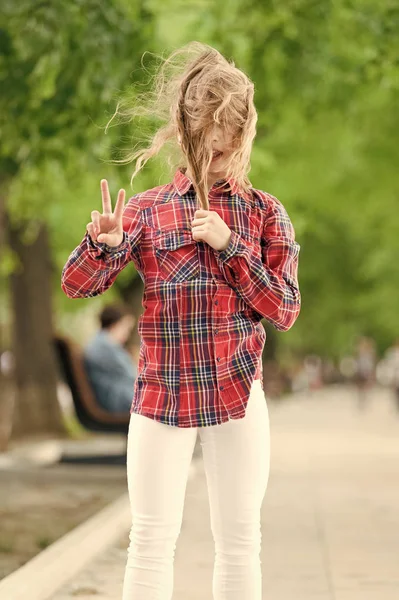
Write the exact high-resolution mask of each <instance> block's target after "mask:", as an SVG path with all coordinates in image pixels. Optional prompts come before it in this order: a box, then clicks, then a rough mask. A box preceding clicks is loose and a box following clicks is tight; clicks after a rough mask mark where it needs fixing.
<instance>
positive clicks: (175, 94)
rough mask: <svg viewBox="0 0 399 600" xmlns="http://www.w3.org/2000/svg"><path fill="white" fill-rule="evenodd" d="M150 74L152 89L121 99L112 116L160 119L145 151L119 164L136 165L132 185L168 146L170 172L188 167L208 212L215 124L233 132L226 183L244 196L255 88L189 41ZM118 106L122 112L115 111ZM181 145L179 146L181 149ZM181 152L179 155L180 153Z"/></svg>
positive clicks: (204, 47)
mask: <svg viewBox="0 0 399 600" xmlns="http://www.w3.org/2000/svg"><path fill="white" fill-rule="evenodd" d="M161 60H162V62H161V66H160V67H159V68H158V70H157V72H156V74H155V75H154V85H153V89H152V90H151V91H150V92H148V91H144V92H143V93H140V94H136V96H135V97H133V99H132V97H131V96H132V95H129V96H126V97H124V98H122V99H121V100H120V101H119V102H118V105H117V108H116V111H115V113H114V115H113V116H112V118H111V119H110V121H109V122H108V124H107V127H108V125H109V123H110V122H111V121H112V119H113V118H114V117H115V115H117V114H120V115H123V116H127V117H128V119H129V120H131V119H133V118H135V117H141V116H145V117H149V118H150V119H154V118H155V119H159V120H160V121H161V123H163V124H162V125H161V126H160V127H159V128H158V130H157V131H156V133H155V134H153V135H151V136H150V137H149V145H148V146H147V147H146V148H139V149H135V150H134V151H133V152H130V153H129V154H128V156H127V157H126V158H124V159H122V160H116V161H113V162H122V163H129V162H132V161H136V166H135V170H134V172H133V174H132V177H131V183H132V181H133V179H134V177H135V176H136V175H137V173H138V172H139V171H140V169H141V168H142V167H143V166H144V165H145V163H146V162H147V161H148V160H149V159H150V158H151V157H153V156H155V155H157V154H158V153H159V151H160V150H161V148H162V147H163V146H164V145H165V144H166V143H171V144H172V146H173V148H172V149H173V152H172V153H171V156H173V153H175V154H176V152H174V151H175V150H177V156H178V160H177V161H176V162H177V164H176V162H175V164H174V165H173V163H172V161H170V160H169V161H168V162H169V166H170V167H172V166H173V167H176V166H177V167H178V168H182V167H186V168H187V167H188V168H189V170H190V173H191V174H192V177H193V185H194V189H195V191H196V193H197V197H198V199H199V202H200V204H201V206H202V208H204V209H205V210H208V209H209V204H208V189H207V172H208V169H209V166H210V164H211V160H212V147H211V142H212V136H211V133H212V131H213V128H214V127H215V125H218V126H219V127H221V128H222V129H226V130H227V131H229V132H232V133H233V151H232V153H231V156H230V158H229V160H228V162H226V179H231V178H233V179H234V180H235V181H236V183H237V185H238V187H239V188H241V189H242V191H243V192H247V191H249V188H250V187H251V182H250V181H249V179H248V173H249V171H250V156H251V150H252V143H253V140H254V138H255V135H256V122H257V112H256V109H255V105H254V102H253V96H254V84H253V83H252V81H251V80H250V79H249V78H248V77H247V75H246V74H245V73H243V71H241V70H240V69H238V68H237V67H236V66H235V64H234V62H232V61H230V62H229V61H228V60H227V59H226V58H225V57H224V56H222V54H220V52H218V51H217V50H215V48H212V47H211V46H208V45H206V44H202V43H200V42H190V43H189V44H187V45H186V46H183V47H182V48H180V49H178V50H175V51H174V52H173V53H172V54H171V55H170V56H169V58H167V59H163V58H162V59H161ZM120 107H122V111H119V110H118V109H119V108H120ZM179 140H180V146H179ZM179 150H180V151H179Z"/></svg>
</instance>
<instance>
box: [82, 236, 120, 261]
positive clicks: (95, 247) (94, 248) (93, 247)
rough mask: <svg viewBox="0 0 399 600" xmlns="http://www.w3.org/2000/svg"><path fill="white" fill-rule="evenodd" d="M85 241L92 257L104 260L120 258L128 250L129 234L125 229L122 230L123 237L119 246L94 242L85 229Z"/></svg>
mask: <svg viewBox="0 0 399 600" xmlns="http://www.w3.org/2000/svg"><path fill="white" fill-rule="evenodd" d="M86 241H87V249H88V251H89V254H91V255H92V256H94V258H97V259H101V258H102V259H103V260H105V261H107V260H114V259H116V258H120V257H121V256H123V255H124V254H126V252H128V251H129V236H128V234H127V232H126V231H124V232H123V239H122V242H121V243H120V244H119V246H108V244H106V243H105V242H94V241H93V240H92V239H91V237H90V234H89V232H88V231H87V230H86Z"/></svg>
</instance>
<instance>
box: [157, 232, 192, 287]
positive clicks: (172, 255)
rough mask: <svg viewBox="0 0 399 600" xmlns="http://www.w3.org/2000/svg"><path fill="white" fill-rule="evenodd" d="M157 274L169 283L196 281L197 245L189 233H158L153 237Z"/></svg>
mask: <svg viewBox="0 0 399 600" xmlns="http://www.w3.org/2000/svg"><path fill="white" fill-rule="evenodd" d="M152 241H153V244H154V249H155V257H156V260H157V265H158V269H159V273H160V275H161V277H162V278H163V279H165V280H166V281H169V282H171V283H180V282H182V281H190V280H191V279H198V278H199V275H200V265H199V258H198V245H197V242H196V241H195V240H194V239H193V237H192V235H191V231H178V230H173V231H160V232H157V233H156V234H155V235H154V236H153V239H152Z"/></svg>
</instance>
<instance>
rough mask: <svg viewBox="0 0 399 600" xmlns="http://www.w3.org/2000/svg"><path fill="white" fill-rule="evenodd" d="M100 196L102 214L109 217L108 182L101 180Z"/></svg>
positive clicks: (110, 211) (110, 205) (110, 207)
mask: <svg viewBox="0 0 399 600" xmlns="http://www.w3.org/2000/svg"><path fill="white" fill-rule="evenodd" d="M101 195H102V199H103V214H104V215H107V214H108V215H109V214H111V213H112V204H111V196H110V195H109V189H108V181H107V180H106V179H101Z"/></svg>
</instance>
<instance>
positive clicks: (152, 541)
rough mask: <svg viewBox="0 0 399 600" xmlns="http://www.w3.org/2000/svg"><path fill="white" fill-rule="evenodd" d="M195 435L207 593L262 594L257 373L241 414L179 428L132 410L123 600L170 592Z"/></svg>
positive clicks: (257, 599) (263, 420)
mask: <svg viewBox="0 0 399 600" xmlns="http://www.w3.org/2000/svg"><path fill="white" fill-rule="evenodd" d="M197 434H199V436H200V442H201V446H202V453H203V460H204V469H205V473H206V481H207V489H208V496H209V505H210V520H211V528H212V534H213V539H214V542H215V562H214V572H213V598H214V600H261V597H262V589H261V588H262V577H261V560H260V549H261V522H260V510H261V506H262V503H263V499H264V496H265V493H266V488H267V482H268V478H269V463H270V431H269V414H268V409H267V404H266V398H265V395H264V392H263V390H262V387H261V384H260V380H259V379H257V380H254V382H253V385H252V389H251V394H250V397H249V400H248V406H247V411H246V414H245V417H244V418H243V419H237V420H230V421H227V422H226V423H222V424H220V425H211V426H208V427H193V428H179V427H172V426H169V425H166V424H164V423H159V422H158V421H155V420H153V419H150V418H148V417H145V416H143V415H138V414H136V413H132V414H131V419H130V424H129V433H128V444H127V481H128V490H129V498H130V505H131V511H132V523H133V524H132V528H131V531H130V544H129V548H128V554H127V563H126V570H125V577H124V584H123V600H171V599H172V594H173V580H174V573H173V570H174V555H175V548H176V542H177V539H178V536H179V534H180V530H181V525H182V517H183V508H184V500H185V492H186V485H187V479H188V472H189V468H190V463H191V460H192V456H193V451H194V447H195V443H196V438H197ZM198 518H201V515H199V517H198ZM196 585H197V582H195V581H193V582H192V586H193V587H195V586H196ZM187 598H190V590H189V589H187Z"/></svg>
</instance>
